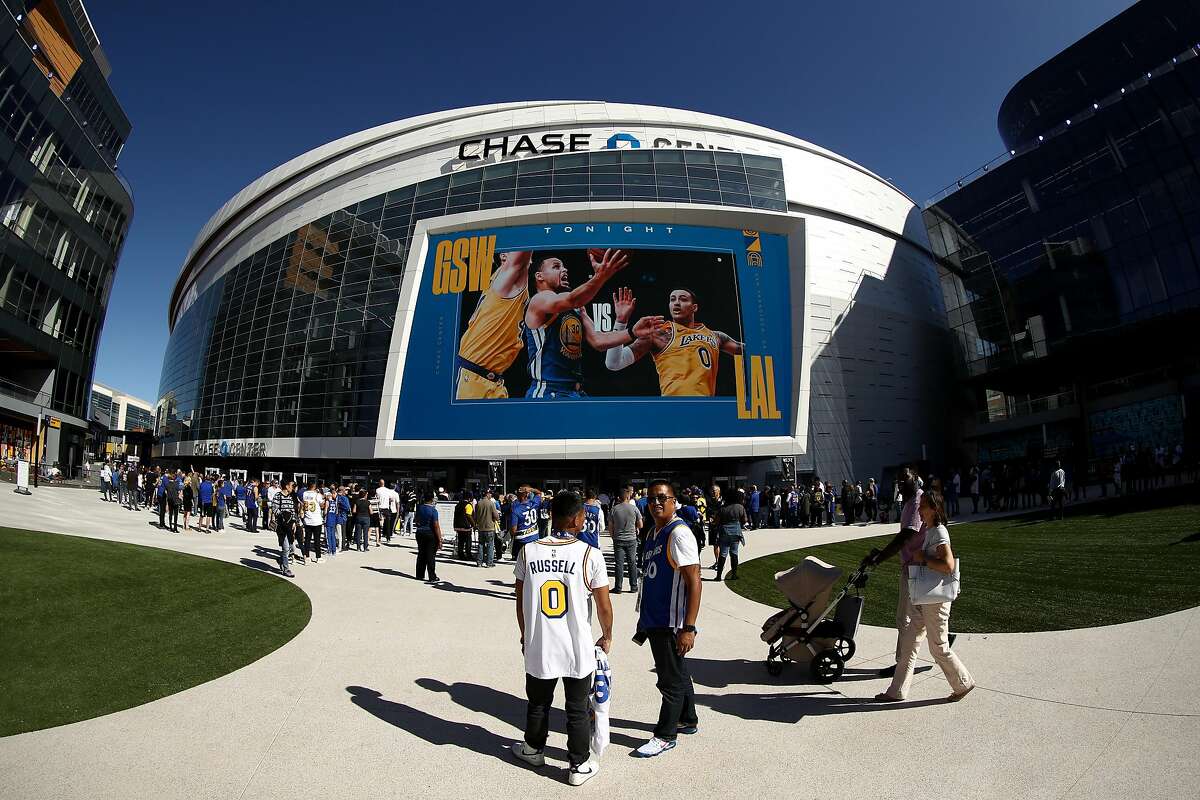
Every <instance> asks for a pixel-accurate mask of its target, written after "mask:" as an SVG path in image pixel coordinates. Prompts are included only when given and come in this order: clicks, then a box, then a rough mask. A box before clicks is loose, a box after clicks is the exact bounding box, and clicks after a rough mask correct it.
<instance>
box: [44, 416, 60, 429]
mask: <svg viewBox="0 0 1200 800" xmlns="http://www.w3.org/2000/svg"><path fill="white" fill-rule="evenodd" d="M46 422H47V424H48V425H49V426H50V427H51V428H62V420H61V419H59V418H58V417H49V418H48V419H47V421H46Z"/></svg>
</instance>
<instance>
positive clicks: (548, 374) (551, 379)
mask: <svg viewBox="0 0 1200 800" xmlns="http://www.w3.org/2000/svg"><path fill="white" fill-rule="evenodd" d="M521 338H522V339H523V340H524V341H525V353H526V355H527V356H528V358H529V381H530V382H529V389H528V390H526V392H525V396H526V397H538V398H547V399H554V398H561V397H581V396H582V394H581V391H580V390H581V389H582V385H583V320H582V319H580V317H579V312H578V311H576V310H575V309H571V310H570V311H564V312H562V313H561V314H556V315H555V317H554V319H552V320H550V321H549V322H548V323H546V325H545V326H544V327H541V328H538V329H537V330H532V329H530V328H529V327H527V326H526V325H525V323H524V321H522V322H521Z"/></svg>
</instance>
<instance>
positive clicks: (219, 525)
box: [213, 478, 229, 531]
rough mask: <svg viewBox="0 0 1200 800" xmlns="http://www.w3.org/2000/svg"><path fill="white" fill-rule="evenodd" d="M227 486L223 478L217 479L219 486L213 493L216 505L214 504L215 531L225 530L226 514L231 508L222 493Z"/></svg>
mask: <svg viewBox="0 0 1200 800" xmlns="http://www.w3.org/2000/svg"><path fill="white" fill-rule="evenodd" d="M226 485H227V484H226V481H225V480H224V479H221V478H218V479H217V485H216V487H215V491H214V492H213V501H214V504H213V505H214V508H213V530H214V531H223V530H225V512H226V510H227V509H228V508H229V506H227V505H226V504H225V493H224V492H223V491H222V489H224V488H225V486H226Z"/></svg>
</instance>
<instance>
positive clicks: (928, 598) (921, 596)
mask: <svg viewBox="0 0 1200 800" xmlns="http://www.w3.org/2000/svg"><path fill="white" fill-rule="evenodd" d="M908 569H909V574H908V597H909V600H910V602H912V604H913V605H914V606H925V605H930V604H933V603H952V602H954V601H955V600H956V599H958V594H959V592H960V591H961V588H962V583H961V577H962V559H961V558H956V559H954V571H953V572H951V573H950V574H949V575H947V574H946V573H944V572H938V571H937V570H934V569H930V568H929V567H927V566H925V565H924V564H920V565H918V564H912V565H910V566H909V568H908Z"/></svg>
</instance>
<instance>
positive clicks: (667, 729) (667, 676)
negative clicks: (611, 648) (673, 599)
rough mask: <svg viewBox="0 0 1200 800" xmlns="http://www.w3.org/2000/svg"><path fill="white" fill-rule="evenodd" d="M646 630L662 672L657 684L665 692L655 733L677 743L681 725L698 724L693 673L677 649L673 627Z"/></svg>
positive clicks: (658, 668)
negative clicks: (676, 739)
mask: <svg viewBox="0 0 1200 800" xmlns="http://www.w3.org/2000/svg"><path fill="white" fill-rule="evenodd" d="M646 633H647V638H649V640H650V652H651V653H652V654H653V656H654V670H655V672H657V673H658V683H657V684H656V685H657V686H658V691H659V692H660V693H661V694H662V707H661V708H660V709H659V712H658V724H657V725H655V726H654V735H655V736H657V737H658V738H659V739H662V740H664V741H668V742H673V741H675V736H676V734H677V733H678V731H679V726H680V725H681V724H682V725H695V724H697V717H696V697H695V693H694V691H693V689H692V676H691V674H690V673H689V672H688V668H687V662H685V661H684V659H683V656H681V655H679V652H678V651H677V650H676V649H675V632H674V631H673V630H671V629H670V628H652V629H651V630H649V631H647V632H646Z"/></svg>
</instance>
